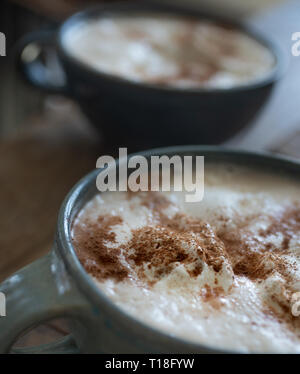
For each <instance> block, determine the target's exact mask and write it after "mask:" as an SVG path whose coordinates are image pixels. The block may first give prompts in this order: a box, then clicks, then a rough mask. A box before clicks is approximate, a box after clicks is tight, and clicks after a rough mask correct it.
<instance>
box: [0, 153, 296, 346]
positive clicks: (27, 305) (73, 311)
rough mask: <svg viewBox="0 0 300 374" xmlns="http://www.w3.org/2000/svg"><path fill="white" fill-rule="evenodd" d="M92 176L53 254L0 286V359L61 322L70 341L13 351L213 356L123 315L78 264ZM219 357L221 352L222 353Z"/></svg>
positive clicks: (265, 159)
mask: <svg viewBox="0 0 300 374" xmlns="http://www.w3.org/2000/svg"><path fill="white" fill-rule="evenodd" d="M140 154H142V155H144V156H145V157H146V158H148V159H149V157H150V156H153V155H168V156H172V155H180V156H181V157H183V156H185V155H193V156H196V155H201V156H205V160H214V161H219V162H232V163H238V164H242V165H249V164H250V165H253V166H254V167H257V168H264V169H274V170H276V171H279V170H282V171H284V172H285V173H287V174H293V175H297V174H298V175H300V163H299V162H296V161H293V160H289V159H285V158H282V157H275V156H271V155H266V154H255V153H248V152H242V151H238V150H235V151H234V150H226V149H222V148H220V147H209V146H184V147H171V148H164V149H156V150H151V151H146V152H142V153H140ZM99 172H101V170H100V171H99V170H94V171H92V172H91V173H90V174H88V175H87V176H85V177H84V178H83V179H81V180H80V181H79V182H78V183H77V184H76V185H75V187H74V188H73V189H72V190H71V191H70V193H69V194H68V196H67V197H66V199H65V200H64V202H63V204H62V206H61V209H60V213H59V217H58V223H57V232H56V237H55V241H54V245H53V249H52V251H51V252H50V253H49V254H48V255H46V256H45V257H43V258H41V259H39V260H37V261H35V262H33V263H32V264H30V265H28V266H26V267H25V268H23V269H22V270H20V271H18V272H17V273H16V274H14V275H12V276H11V277H10V278H8V279H7V280H6V281H4V282H3V283H2V284H1V286H0V292H2V293H4V295H5V296H6V316H5V317H0V331H1V335H0V353H5V352H8V351H9V350H10V348H11V346H12V344H13V343H14V341H15V340H16V339H17V338H18V337H19V336H20V334H21V333H23V332H24V331H27V330H28V329H30V328H32V327H34V326H35V325H37V324H39V323H42V322H45V321H47V320H50V319H53V318H58V317H65V318H68V319H69V321H70V331H71V335H69V336H68V337H66V338H64V339H62V340H60V341H57V342H55V343H51V344H46V345H43V346H39V347H33V348H27V349H26V348H23V349H15V351H16V352H20V353H26V352H27V353H29V352H30V353H75V352H82V353H212V352H215V353H218V352H220V351H219V350H217V349H215V348H214V347H209V346H206V345H201V344H196V343H192V342H189V341H186V340H184V339H180V338H176V337H174V336H171V334H167V333H163V332H161V331H159V330H157V329H155V328H152V327H151V326H149V325H146V324H144V323H142V322H140V321H138V320H136V319H135V318H134V317H132V316H130V315H128V314H127V313H126V312H124V311H123V310H121V309H120V308H119V307H117V306H116V305H114V303H113V302H112V301H110V299H109V298H108V297H106V296H105V295H104V294H103V293H102V292H101V291H100V290H99V288H98V287H97V286H96V284H95V283H94V281H93V280H92V278H91V277H90V276H89V275H88V274H87V273H86V272H85V270H84V268H83V267H82V265H81V264H80V262H79V260H78V258H77V256H76V254H75V251H74V248H73V246H72V241H71V227H72V222H73V221H74V218H75V217H76V215H77V213H78V212H79V211H80V209H81V208H82V207H83V206H84V205H85V204H86V203H87V202H88V201H89V200H90V199H92V198H93V196H94V195H95V194H96V193H99V192H98V190H97V188H96V177H97V175H98V174H99ZM223 352H224V351H223Z"/></svg>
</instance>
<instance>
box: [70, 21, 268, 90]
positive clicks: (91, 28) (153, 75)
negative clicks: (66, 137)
mask: <svg viewBox="0 0 300 374" xmlns="http://www.w3.org/2000/svg"><path fill="white" fill-rule="evenodd" d="M64 45H65V47H66V48H67V50H68V51H69V53H70V54H71V55H73V56H74V57H75V58H77V59H78V60H80V61H81V62H84V63H85V64H87V65H88V66H90V67H92V68H94V69H96V70H99V71H100V72H104V73H108V74H112V75H115V76H118V77H122V78H125V79H128V80H132V81H137V82H144V83H150V84H159V85H165V86H175V87H178V88H195V87H203V86H204V87H214V88H229V87H232V86H236V85H242V84H246V83H249V82H251V81H255V80H258V79H260V78H261V77H263V76H265V75H266V74H268V73H269V72H270V71H271V70H272V68H273V67H274V56H273V55H272V54H271V52H270V51H269V50H268V49H267V48H266V47H264V46H263V45H262V44H260V43H258V42H257V41H256V40H254V39H253V38H251V37H250V36H248V35H247V34H245V33H243V32H241V31H239V30H238V29H235V28H232V27H228V26H226V25H222V24H221V23H216V22H211V21H208V20H195V19H191V18H186V17H179V16H177V17H176V16H163V15H157V14H156V15H155V14H153V15H145V14H144V15H143V14H140V15H132V16H111V17H109V16H106V17H103V18H99V19H96V20H90V21H83V22H81V23H79V24H77V25H75V26H73V27H70V29H69V30H67V31H66V33H65V36H64Z"/></svg>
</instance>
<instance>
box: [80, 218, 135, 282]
mask: <svg viewBox="0 0 300 374" xmlns="http://www.w3.org/2000/svg"><path fill="white" fill-rule="evenodd" d="M121 223H122V219H121V217H118V216H99V217H98V220H97V222H96V223H94V222H88V221H87V222H86V224H85V225H84V226H81V225H76V226H75V228H74V230H75V235H74V239H73V240H74V246H75V248H76V252H77V256H78V258H79V261H80V262H81V263H82V265H83V266H84V267H85V269H86V271H87V272H88V273H90V274H91V275H93V276H94V277H96V278H97V279H107V278H113V279H115V280H117V281H121V280H123V279H124V278H126V277H127V276H128V270H127V269H126V268H125V266H124V265H122V264H121V262H120V257H119V255H120V249H119V248H109V247H108V246H107V242H112V243H113V242H115V233H114V232H112V231H111V228H112V227H113V226H115V225H118V224H121Z"/></svg>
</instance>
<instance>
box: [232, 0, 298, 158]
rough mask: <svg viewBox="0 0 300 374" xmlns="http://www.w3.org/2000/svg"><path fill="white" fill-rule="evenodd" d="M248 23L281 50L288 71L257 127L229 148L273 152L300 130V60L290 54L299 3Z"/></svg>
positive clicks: (289, 3)
mask: <svg viewBox="0 0 300 374" xmlns="http://www.w3.org/2000/svg"><path fill="white" fill-rule="evenodd" d="M249 23H250V25H252V26H254V27H256V28H257V29H258V30H259V31H260V32H261V33H262V34H265V35H266V36H271V37H273V39H274V40H275V42H277V43H278V44H279V45H280V46H281V47H282V49H283V51H284V52H285V53H286V55H287V57H288V69H287V72H286V74H285V76H284V77H283V79H282V80H281V81H280V82H279V83H278V84H277V86H276V88H275V90H274V93H273V96H272V98H271V100H270V101H269V102H268V103H267V105H266V106H265V108H264V109H263V111H262V112H261V113H260V114H259V116H258V117H257V120H256V121H255V122H254V125H253V126H252V127H251V128H250V129H247V130H245V131H243V132H242V133H240V134H238V135H237V136H236V137H235V138H233V139H231V140H230V141H228V142H227V143H226V145H228V146H236V147H238V148H247V149H250V150H263V149H271V148H274V144H278V143H280V142H282V141H283V139H284V138H285V137H286V138H290V137H292V133H293V132H294V131H297V130H300V57H294V56H292V54H291V46H292V40H291V36H292V33H294V32H296V31H300V1H293V2H288V4H285V5H282V6H279V7H276V8H274V9H272V10H268V11H266V12H264V13H261V14H259V15H256V16H254V17H253V18H251V19H250V20H249ZM294 148H295V146H294ZM294 155H295V154H294ZM299 156H300V138H299Z"/></svg>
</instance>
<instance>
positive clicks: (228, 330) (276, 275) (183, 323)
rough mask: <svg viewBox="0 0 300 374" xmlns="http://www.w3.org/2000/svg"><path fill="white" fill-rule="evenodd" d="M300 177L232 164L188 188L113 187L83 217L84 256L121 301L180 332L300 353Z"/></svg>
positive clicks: (76, 229)
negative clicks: (199, 192)
mask: <svg viewBox="0 0 300 374" xmlns="http://www.w3.org/2000/svg"><path fill="white" fill-rule="evenodd" d="M299 192H300V182H299V181H297V180H294V179H291V178H289V177H286V176H284V175H280V173H278V174H277V175H275V174H273V173H268V172H265V171H259V170H252V169H250V168H246V167H245V168H244V167H240V166H233V165H226V164H218V165H217V164H208V163H206V168H205V194H204V200H203V201H201V202H199V203H187V202H185V198H184V193H185V192H140V193H126V192H108V193H103V194H99V195H97V196H95V197H94V198H93V199H92V200H91V201H90V202H89V203H88V204H86V206H85V207H84V208H83V209H82V211H81V212H80V213H79V215H78V217H77V218H76V220H75V222H74V225H73V229H72V237H73V243H74V247H75V250H76V252H77V254H78V257H79V260H80V261H81V263H82V265H83V266H84V267H85V269H86V270H87V271H88V272H89V274H90V275H91V276H92V277H93V279H94V280H95V282H96V284H97V285H98V287H99V288H100V289H101V290H102V291H103V292H104V293H105V294H106V295H107V296H108V297H109V298H110V299H111V300H112V301H113V302H114V303H116V305H118V306H119V307H120V308H121V309H123V310H125V311H126V312H128V313H129V314H131V315H132V316H134V317H135V318H137V319H139V320H141V321H143V322H144V323H146V324H149V325H151V326H152V327H155V328H157V329H159V330H161V331H163V332H166V333H168V334H170V335H172V336H176V337H181V338H184V339H186V340H189V341H193V342H197V343H201V344H204V345H208V346H211V347H213V348H220V349H226V350H234V351H238V352H274V353H275V352H278V353H285V352H291V353H293V352H297V353H300V317H293V315H292V313H291V298H292V294H293V293H294V292H299V291H300V194H299Z"/></svg>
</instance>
